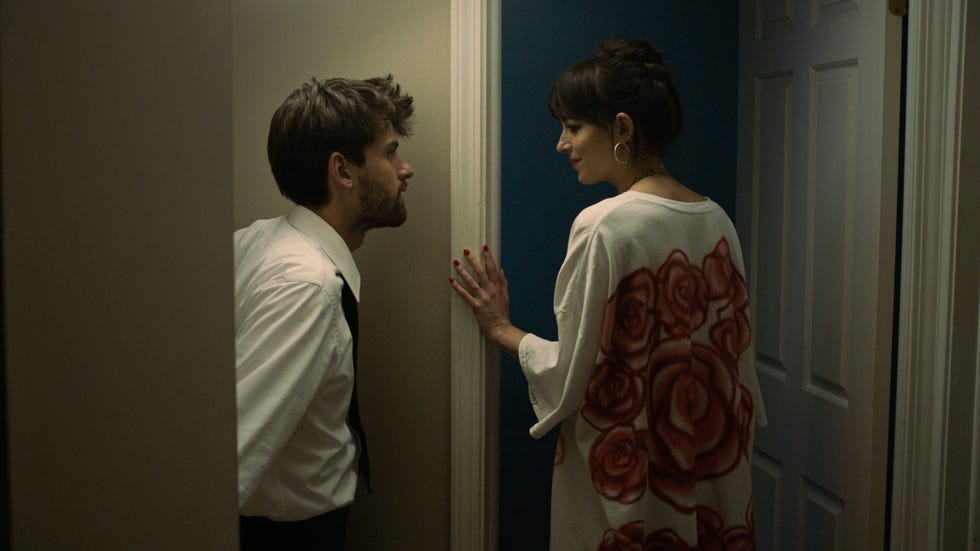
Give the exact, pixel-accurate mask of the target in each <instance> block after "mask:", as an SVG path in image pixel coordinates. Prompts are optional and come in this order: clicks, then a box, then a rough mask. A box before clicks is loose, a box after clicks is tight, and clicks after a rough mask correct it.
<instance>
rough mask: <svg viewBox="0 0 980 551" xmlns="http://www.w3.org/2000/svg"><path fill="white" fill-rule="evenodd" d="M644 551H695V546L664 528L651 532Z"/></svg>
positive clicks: (674, 532)
mask: <svg viewBox="0 0 980 551" xmlns="http://www.w3.org/2000/svg"><path fill="white" fill-rule="evenodd" d="M643 551H695V550H694V546H693V545H691V544H689V543H687V542H686V541H684V539H683V538H681V537H680V535H679V534H678V533H677V532H676V531H674V530H672V529H670V528H664V529H661V530H657V531H656V532H651V533H650V535H648V536H647V539H646V542H645V543H644V545H643Z"/></svg>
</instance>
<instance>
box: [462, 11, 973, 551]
mask: <svg viewBox="0 0 980 551" xmlns="http://www.w3.org/2000/svg"><path fill="white" fill-rule="evenodd" d="M967 2H968V0H932V1H930V2H910V6H909V8H910V11H909V16H908V17H909V32H908V68H907V71H908V72H907V90H906V93H907V96H906V97H907V104H906V105H907V107H906V143H905V181H904V182H903V188H904V201H905V202H904V210H903V214H902V216H903V232H902V264H901V273H902V279H901V284H900V307H899V311H898V316H899V335H898V339H899V348H898V358H897V361H898V378H897V381H896V382H895V383H896V404H895V406H896V419H895V427H896V428H895V452H894V453H895V463H894V468H895V470H894V477H893V482H894V493H893V500H892V513H891V514H892V535H891V548H892V549H943V547H942V545H943V542H944V541H947V542H952V541H958V540H959V539H960V536H959V535H958V534H959V533H960V532H963V531H964V530H966V532H965V533H966V537H967V538H969V537H976V535H977V533H978V530H980V527H978V526H977V522H978V521H977V517H978V514H977V511H978V509H980V503H978V502H977V500H978V497H977V491H976V489H977V487H978V482H977V479H976V478H977V476H978V475H977V474H976V473H977V469H975V468H972V469H970V468H969V467H970V466H971V465H974V466H975V465H976V464H977V454H978V449H977V439H978V434H980V422H978V415H977V412H978V408H980V404H977V403H973V404H972V408H971V409H970V411H972V412H974V413H973V416H972V417H971V418H970V419H965V420H964V419H957V423H958V428H957V429H956V430H957V431H958V432H959V433H963V428H962V424H963V423H964V422H966V423H969V424H970V425H971V426H970V427H969V428H968V430H967V431H966V434H971V435H972V440H973V442H972V445H970V446H968V448H969V449H971V450H972V452H971V453H968V454H966V455H965V456H964V455H961V454H949V453H947V452H948V450H949V449H950V447H951V444H950V441H949V435H950V431H951V427H950V424H949V418H948V412H949V411H950V407H951V403H950V392H949V390H950V387H949V385H950V383H951V381H962V380H972V381H975V382H976V381H980V365H978V364H977V362H976V346H977V343H976V342H975V341H974V342H973V343H972V346H973V351H972V353H973V355H972V357H973V358H974V362H973V365H970V363H969V362H960V363H959V364H958V365H954V364H953V362H952V361H951V356H952V350H951V343H952V340H951V339H952V331H953V327H952V324H951V319H952V318H951V314H952V311H953V307H954V306H955V305H956V299H957V298H958V297H963V296H974V297H975V296H976V294H975V293H976V288H975V287H974V288H973V290H972V295H971V294H969V293H970V292H971V291H970V290H969V289H967V290H964V288H963V287H962V285H960V286H957V285H956V283H961V284H962V283H966V284H972V285H974V286H975V285H976V282H975V281H973V282H972V283H971V282H962V281H958V280H957V277H956V262H955V260H956V255H955V253H956V249H955V245H956V243H958V242H960V240H958V239H957V237H958V234H959V233H960V232H964V230H963V221H959V224H958V222H957V217H956V215H957V212H958V209H959V206H958V205H957V198H958V197H959V186H960V173H959V166H960V158H959V152H960V135H961V124H962V123H963V122H964V113H965V111H964V104H965V102H964V99H963V81H964V74H965V64H964V59H965V57H966V55H967V52H966V49H965V40H966V35H967V25H966V23H967ZM451 9H452V16H451V21H452V22H451V24H452V26H453V27H452V32H451V49H452V52H451V54H450V55H451V69H450V70H451V81H452V93H451V97H452V106H451V111H452V115H451V117H452V118H451V126H452V137H451V141H452V143H451V146H450V147H451V172H450V174H451V199H450V204H451V231H452V238H451V246H452V250H451V251H450V256H458V255H459V252H458V251H460V250H462V248H464V247H470V248H472V247H478V246H481V245H482V244H483V243H488V244H489V245H490V246H491V248H492V249H493V250H494V251H495V252H498V253H499V228H500V224H499V220H500V202H499V197H500V157H499V155H500V147H499V143H500V115H499V113H500V92H499V89H500V3H499V0H452V8H451ZM974 153H976V154H980V152H974ZM972 185H975V182H974V183H973V184H972ZM976 227H977V224H976V222H972V226H971V227H970V228H969V229H970V230H975V229H976ZM964 233H965V232H964ZM449 292H451V291H449ZM450 320H451V331H452V335H451V343H452V344H451V346H452V355H451V357H452V367H451V371H452V380H451V393H452V399H451V415H452V422H451V440H452V442H451V453H452V468H451V480H450V484H451V493H452V497H451V502H450V503H451V511H450V515H451V517H452V518H451V531H452V534H451V546H452V547H451V548H452V549H453V550H456V551H463V550H467V551H469V550H475V551H476V550H479V551H493V550H495V549H496V534H497V522H496V517H497V511H496V488H497V478H498V477H497V469H496V468H495V461H496V445H497V434H496V420H497V417H498V411H497V410H498V405H497V403H496V400H495V398H494V396H495V394H496V376H497V373H496V365H495V357H496V352H495V351H494V350H488V347H487V346H486V343H485V341H484V339H483V338H482V337H481V336H480V334H479V331H478V330H477V328H476V325H475V323H474V322H473V319H472V316H471V314H470V313H469V312H468V311H467V309H466V306H465V305H463V304H462V303H461V302H460V301H458V300H453V303H452V309H451V312H450ZM968 344H969V343H960V345H961V346H964V347H966V345H968ZM966 352H970V350H966ZM961 357H964V356H961ZM965 357H969V356H965ZM974 384H976V383H974ZM972 399H973V400H974V401H976V400H977V393H974V396H973V398H972ZM964 465H965V466H966V467H967V468H968V469H969V470H966V471H965V472H972V473H973V479H972V480H969V481H962V482H961V483H962V484H969V485H970V488H971V489H972V490H971V491H970V492H969V496H970V497H969V502H970V503H969V504H966V505H968V510H969V511H970V513H969V522H968V523H967V526H952V525H946V524H944V522H943V519H944V518H945V508H946V506H947V501H948V499H949V498H948V496H947V495H946V492H945V491H944V488H946V487H947V484H948V483H950V482H952V481H948V480H947V479H946V473H948V472H964V471H963V470H962V467H963V466H964ZM964 541H965V540H964Z"/></svg>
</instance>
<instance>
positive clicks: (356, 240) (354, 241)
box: [310, 202, 366, 252]
mask: <svg viewBox="0 0 980 551" xmlns="http://www.w3.org/2000/svg"><path fill="white" fill-rule="evenodd" d="M335 204H336V202H332V203H331V204H327V205H323V206H321V207H317V208H311V209H310V210H312V211H313V213H314V214H316V215H317V216H319V217H320V218H322V219H323V221H324V222H326V223H327V224H330V227H332V228H333V229H334V231H336V232H337V233H338V234H339V235H340V237H341V239H343V240H344V243H347V248H348V249H350V250H351V252H354V251H355V250H357V249H358V248H360V246H361V245H362V244H363V243H364V234H365V233H366V232H365V231H364V230H361V229H359V228H357V227H355V224H354V220H353V217H352V216H351V215H350V211H349V210H345V209H343V208H339V207H337V206H335Z"/></svg>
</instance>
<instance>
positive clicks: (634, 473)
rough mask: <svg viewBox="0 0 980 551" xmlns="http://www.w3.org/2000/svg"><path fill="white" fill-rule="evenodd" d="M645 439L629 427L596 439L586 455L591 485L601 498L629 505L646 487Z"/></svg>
mask: <svg viewBox="0 0 980 551" xmlns="http://www.w3.org/2000/svg"><path fill="white" fill-rule="evenodd" d="M648 441H649V435H648V434H647V432H646V431H645V430H640V431H637V430H634V429H633V427H631V426H618V427H613V428H611V429H609V430H607V431H604V432H603V433H602V434H600V435H599V437H598V438H596V440H595V442H594V443H593V444H592V449H591V450H590V451H589V470H590V471H591V472H592V484H593V485H594V486H595V489H596V491H597V492H599V495H601V496H602V497H604V498H606V499H609V500H612V501H618V502H620V503H633V502H635V501H636V500H638V499H640V496H642V495H643V492H644V489H645V487H646V484H647V468H648V467H647V465H648V463H649V456H648V453H647V448H648V447H649V442H648Z"/></svg>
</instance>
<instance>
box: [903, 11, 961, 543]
mask: <svg viewBox="0 0 980 551" xmlns="http://www.w3.org/2000/svg"><path fill="white" fill-rule="evenodd" d="M909 4H910V5H909V8H910V9H909V21H908V27H909V29H908V69H907V71H908V72H907V86H906V98H907V103H906V140H905V182H904V210H903V214H902V220H903V222H902V224H903V231H902V261H901V274H902V277H901V284H900V298H899V302H900V304H899V310H898V316H899V332H898V358H897V360H898V378H897V381H896V404H895V411H896V416H895V425H894V426H895V451H894V461H895V462H894V477H893V479H892V480H893V483H894V486H893V499H892V534H891V544H892V549H936V550H945V549H966V548H968V545H967V542H968V541H969V539H970V538H976V537H977V536H978V526H977V522H978V521H977V516H978V514H977V509H978V505H980V504H978V503H977V487H978V486H977V476H978V475H977V470H978V469H977V454H978V449H977V441H978V434H980V433H978V430H980V422H978V418H977V410H978V406H980V404H978V403H977V401H978V393H977V391H976V390H975V389H976V385H977V383H978V381H980V365H978V362H977V348H976V347H977V342H976V336H975V335H974V337H973V342H972V345H971V343H968V342H960V341H958V340H954V339H953V336H954V335H953V331H954V327H953V324H952V321H953V312H954V309H955V308H962V307H964V304H963V299H965V300H966V301H967V304H966V305H965V307H967V308H973V309H976V308H977V304H976V300H977V299H976V296H977V295H976V292H977V280H976V279H975V278H976V269H975V267H974V268H973V269H972V270H970V269H969V268H966V267H964V266H960V267H957V262H956V261H957V258H956V257H957V244H961V245H960V246H962V243H964V242H965V241H966V239H967V236H968V235H969V234H970V233H972V232H976V231H977V228H978V224H977V222H976V220H975V219H974V220H972V221H970V220H957V213H958V212H959V211H960V205H958V204H957V201H958V198H959V196H960V184H961V182H962V183H963V185H965V186H969V185H974V186H975V185H977V182H976V180H972V181H971V177H970V176H968V175H964V176H966V178H964V179H962V180H961V174H960V163H961V162H962V159H961V158H960V154H961V144H962V145H966V142H961V132H962V125H964V124H975V123H976V119H974V118H973V117H972V116H970V115H968V112H969V109H970V108H971V107H970V105H971V103H970V102H969V98H967V99H966V100H965V99H964V88H963V83H964V76H965V71H966V67H967V64H966V63H965V62H964V61H965V59H966V58H967V56H968V51H967V49H966V47H965V41H966V39H967V0H932V1H929V2H909ZM976 7H977V6H976V4H974V8H976ZM973 17H974V24H975V21H976V17H977V16H976V14H974V16H973ZM976 60H977V56H976V54H973V57H972V61H973V62H974V63H975V62H976ZM973 95H974V98H973V101H976V93H975V92H974V93H973ZM972 108H973V109H976V104H972ZM974 115H975V112H974ZM969 121H973V122H972V123H971V122H969ZM973 135H974V136H975V135H976V134H975V133H974V134H973ZM972 147H973V151H971V152H970V153H971V154H973V155H980V151H976V145H973V146H972ZM975 177H976V175H975V174H974V175H973V176H972V178H975ZM974 197H975V196H974ZM974 235H975V233H974ZM974 243H975V241H974ZM968 254H969V255H970V256H972V259H973V260H972V261H973V262H976V256H975V255H976V251H975V250H974V251H972V253H968ZM964 270H965V272H964ZM970 272H972V273H973V276H972V278H973V279H972V281H966V280H965V279H967V278H964V277H962V274H964V273H970ZM969 286H972V290H971V289H970V288H969ZM971 296H972V304H970V303H969V301H970V298H969V297H971ZM974 319H975V318H974ZM967 340H969V339H967ZM971 348H972V350H971ZM954 357H958V358H960V361H958V362H954V361H953V358H954ZM970 357H972V358H973V361H972V362H970V361H962V360H964V359H967V358H970ZM971 364H972V365H971ZM971 380H972V381H973V392H968V393H967V395H966V396H964V397H962V398H961V397H960V393H954V392H953V390H954V389H953V388H952V387H951V385H954V384H963V383H964V382H966V381H971ZM964 410H966V411H970V412H972V415H969V416H968V418H966V419H964V418H961V417H959V418H953V419H951V415H950V414H951V412H953V411H964ZM951 420H952V423H951ZM961 436H963V437H965V439H966V440H968V442H966V443H964V442H963V441H962V440H963V439H964V438H960V437H961ZM964 444H965V445H964ZM964 447H965V448H966V450H965V451H966V453H950V452H951V451H952V450H953V449H962V448H964ZM950 473H972V475H967V476H966V477H963V478H966V480H963V479H960V477H959V476H956V479H954V478H952V477H953V476H954V475H952V474H950ZM950 485H953V486H959V487H960V488H963V487H967V488H969V489H968V490H967V491H966V492H965V496H966V497H965V498H964V497H963V496H964V493H962V492H960V495H959V496H958V497H957V496H953V495H952V494H951V493H950V492H948V490H947V489H948V488H949V487H950ZM964 500H965V501H967V502H968V503H964V502H963V501H964ZM963 508H965V509H966V510H967V511H969V513H967V514H968V516H967V517H966V518H963V519H958V520H965V521H966V522H946V520H948V519H950V516H949V515H950V514H953V513H954V512H955V511H956V510H957V509H963ZM974 543H975V540H974Z"/></svg>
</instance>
